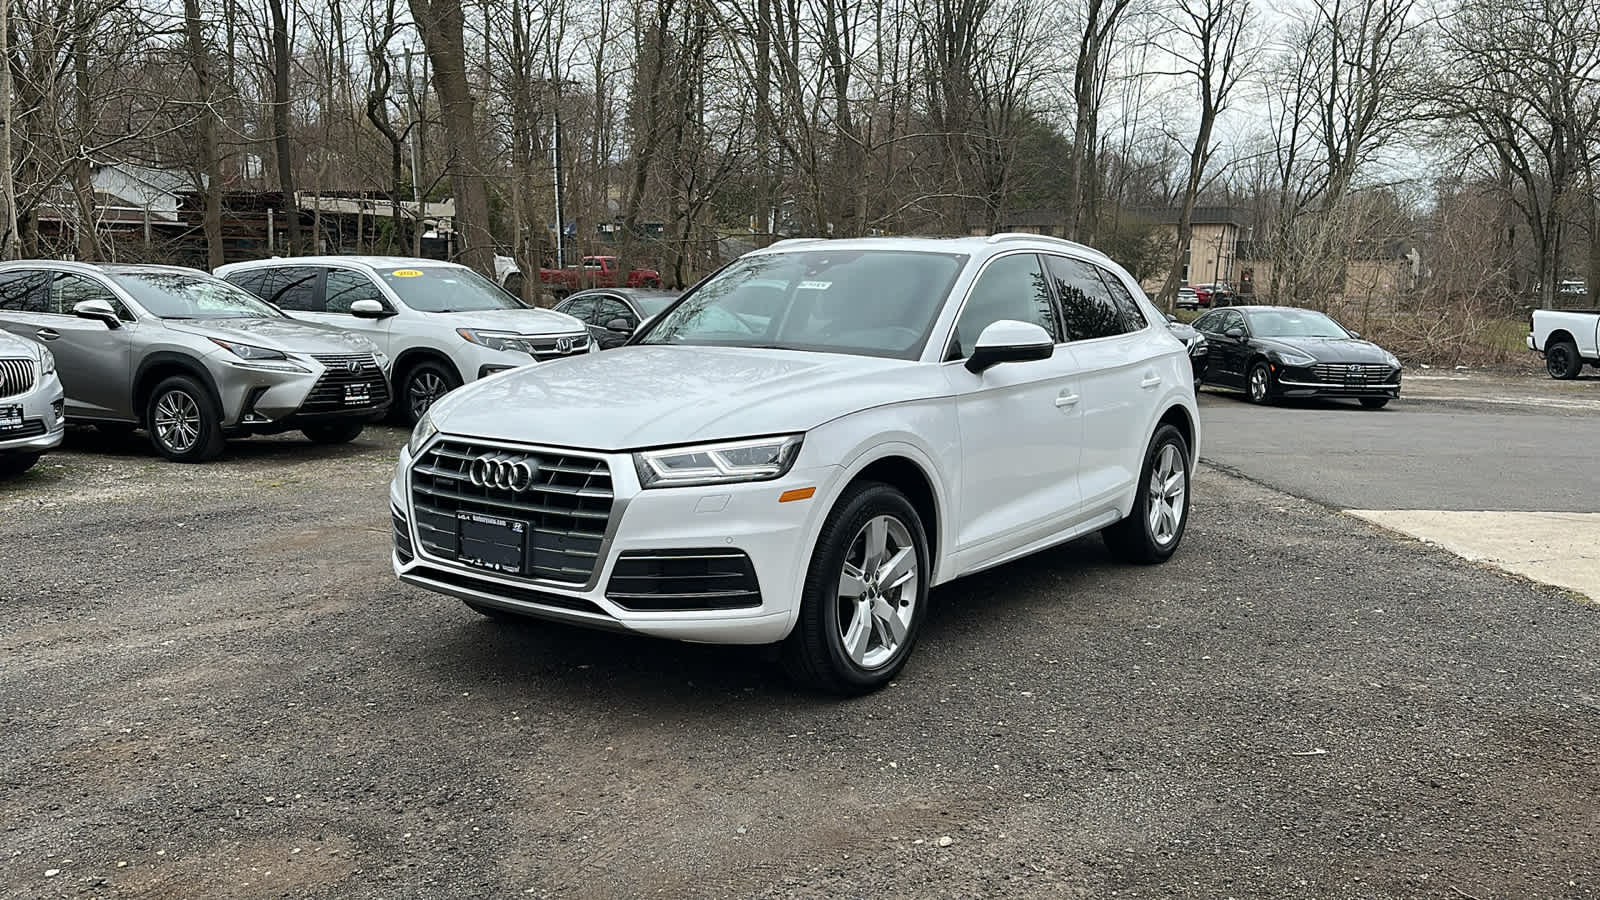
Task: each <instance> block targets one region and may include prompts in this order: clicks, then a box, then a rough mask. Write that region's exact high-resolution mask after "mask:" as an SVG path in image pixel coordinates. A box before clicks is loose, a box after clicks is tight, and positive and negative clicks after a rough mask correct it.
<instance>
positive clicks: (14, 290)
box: [0, 271, 50, 313]
mask: <svg viewBox="0 0 1600 900" xmlns="http://www.w3.org/2000/svg"><path fill="white" fill-rule="evenodd" d="M45 278H46V276H45V273H43V272H36V271H35V272H27V271H23V272H4V273H0V309H3V310H7V311H10V312H28V313H42V312H45V311H46V309H45V306H46V305H47V304H48V303H49V301H50V297H49V294H48V292H47V291H46V290H45V283H46V281H45Z"/></svg>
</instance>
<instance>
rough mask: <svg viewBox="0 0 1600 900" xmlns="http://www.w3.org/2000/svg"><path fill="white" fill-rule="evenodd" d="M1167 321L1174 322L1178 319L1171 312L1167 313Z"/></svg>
mask: <svg viewBox="0 0 1600 900" xmlns="http://www.w3.org/2000/svg"><path fill="white" fill-rule="evenodd" d="M1167 321H1168V322H1176V321H1178V317H1177V316H1175V315H1173V314H1172V313H1167Z"/></svg>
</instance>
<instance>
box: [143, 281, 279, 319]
mask: <svg viewBox="0 0 1600 900" xmlns="http://www.w3.org/2000/svg"><path fill="white" fill-rule="evenodd" d="M112 277H113V279H114V280H115V281H116V282H117V284H118V285H120V286H121V287H122V289H123V290H125V291H127V292H128V294H129V295H131V296H132V297H133V299H135V300H137V301H139V305H140V306H142V307H144V308H145V309H147V310H149V311H150V314H151V315H153V316H157V317H159V318H162V319H239V318H272V319H277V318H283V314H282V313H280V312H278V311H277V310H275V309H273V308H272V307H270V306H268V305H267V304H265V303H263V302H261V299H260V298H258V297H256V296H255V295H254V294H252V293H250V292H249V291H246V290H245V289H243V288H241V287H237V286H235V285H232V284H229V283H228V282H226V281H223V280H222V279H220V278H212V277H211V276H210V275H202V274H199V273H196V274H193V275H191V274H189V273H187V272H122V273H118V274H116V275H114V276H112Z"/></svg>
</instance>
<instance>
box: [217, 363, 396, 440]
mask: <svg viewBox="0 0 1600 900" xmlns="http://www.w3.org/2000/svg"><path fill="white" fill-rule="evenodd" d="M349 356H351V357H352V358H355V357H360V356H362V354H349ZM294 362H295V363H296V364H297V365H299V366H301V367H303V368H305V369H306V370H307V371H305V372H283V371H276V370H271V369H259V368H254V367H250V366H244V365H239V364H237V363H235V362H233V361H231V360H228V359H226V358H219V357H213V364H212V375H213V376H214V377H215V378H216V382H217V391H218V393H219V394H221V399H222V409H223V428H225V429H227V430H228V431H229V432H230V433H239V432H243V433H254V434H265V433H272V432H277V431H288V430H292V429H295V428H300V427H303V426H306V425H313V424H318V423H323V422H335V421H351V420H357V421H371V420H374V419H378V418H380V417H382V416H383V414H384V413H385V412H386V411H387V410H388V408H389V401H390V387H389V372H388V371H387V370H385V369H383V368H381V367H379V366H378V364H377V363H376V362H375V361H373V360H371V358H370V357H367V359H366V361H365V362H361V363H360V368H359V370H358V371H354V372H352V371H350V370H348V369H347V368H346V366H345V365H344V364H343V362H342V361H339V360H334V359H332V358H331V357H330V358H329V359H326V360H323V359H316V358H306V357H297V358H296V359H295V360H294ZM347 384H356V385H360V386H361V387H363V388H364V389H365V390H364V397H365V399H362V397H363V394H362V392H360V391H357V392H354V393H347V391H346V385H347ZM352 398H354V399H352Z"/></svg>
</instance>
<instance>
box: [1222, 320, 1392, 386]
mask: <svg viewBox="0 0 1600 900" xmlns="http://www.w3.org/2000/svg"><path fill="white" fill-rule="evenodd" d="M1194 327H1195V330H1196V331H1199V332H1200V333H1201V334H1202V335H1204V336H1205V339H1206V344H1207V345H1208V346H1209V348H1210V352H1209V354H1208V359H1207V362H1206V373H1205V383H1206V384H1208V385H1215V386H1218V387H1227V388H1234V389H1237V390H1241V391H1244V392H1245V393H1246V394H1247V395H1248V396H1249V398H1250V400H1251V402H1253V403H1271V402H1273V401H1274V400H1277V399H1280V398H1286V397H1295V398H1307V397H1343V398H1349V399H1353V400H1359V401H1361V405H1362V406H1365V407H1367V408H1368V409H1381V408H1383V407H1384V406H1385V405H1387V404H1388V403H1389V401H1390V400H1393V399H1394V398H1396V397H1398V396H1400V360H1398V359H1396V358H1395V355H1394V354H1393V353H1390V352H1389V351H1387V350H1385V349H1383V348H1382V347H1379V346H1378V345H1377V344H1374V343H1372V342H1371V341H1364V340H1361V335H1359V334H1357V333H1356V332H1354V331H1350V330H1348V329H1346V328H1344V327H1343V326H1341V325H1340V324H1339V323H1338V322H1335V321H1334V320H1333V319H1332V318H1330V317H1328V316H1327V315H1325V314H1323V313H1320V312H1316V311H1315V310H1310V309H1296V308H1294V307H1289V306H1235V307H1231V308H1229V309H1216V310H1212V311H1211V312H1208V313H1206V314H1205V315H1203V316H1201V317H1200V318H1198V319H1196V320H1195V321H1194Z"/></svg>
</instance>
